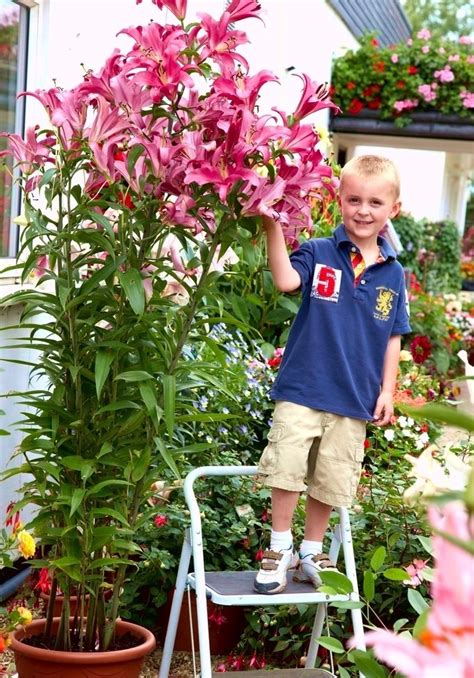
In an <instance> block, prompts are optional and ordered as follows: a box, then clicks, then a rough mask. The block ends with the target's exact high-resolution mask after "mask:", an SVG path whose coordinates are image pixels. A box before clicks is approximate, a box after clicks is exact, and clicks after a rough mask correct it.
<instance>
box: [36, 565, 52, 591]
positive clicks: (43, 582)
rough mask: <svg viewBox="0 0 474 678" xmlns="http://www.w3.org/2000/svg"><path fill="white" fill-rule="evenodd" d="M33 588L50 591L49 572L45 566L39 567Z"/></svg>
mask: <svg viewBox="0 0 474 678" xmlns="http://www.w3.org/2000/svg"><path fill="white" fill-rule="evenodd" d="M35 589H39V590H40V591H41V593H50V591H51V579H50V578H49V572H48V568H47V567H43V568H41V570H40V573H39V579H38V583H37V584H36V585H35Z"/></svg>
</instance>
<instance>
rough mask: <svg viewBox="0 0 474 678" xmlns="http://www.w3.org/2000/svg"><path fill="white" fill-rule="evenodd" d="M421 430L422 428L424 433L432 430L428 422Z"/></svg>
mask: <svg viewBox="0 0 474 678" xmlns="http://www.w3.org/2000/svg"><path fill="white" fill-rule="evenodd" d="M420 430H421V432H422V433H428V431H429V430H430V427H429V426H428V424H422V425H421V427H420Z"/></svg>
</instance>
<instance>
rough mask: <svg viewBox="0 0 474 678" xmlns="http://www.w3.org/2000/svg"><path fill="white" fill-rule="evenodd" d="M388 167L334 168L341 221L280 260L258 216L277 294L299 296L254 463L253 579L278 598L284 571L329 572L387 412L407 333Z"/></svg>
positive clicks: (278, 240) (281, 250) (394, 193)
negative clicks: (260, 511)
mask: <svg viewBox="0 0 474 678" xmlns="http://www.w3.org/2000/svg"><path fill="white" fill-rule="evenodd" d="M399 194H400V180H399V176H398V172H397V169H396V167H395V166H394V165H393V163H392V162H391V161H390V160H388V159H386V158H382V157H379V156H375V155H365V156H359V157H356V158H354V159H352V160H350V161H349V162H348V163H347V164H346V165H345V167H344V168H343V170H342V173H341V182H340V189H339V198H338V200H339V205H340V208H341V212H342V218H343V224H342V225H341V226H339V227H338V228H336V229H335V231H334V233H333V235H332V237H329V238H314V239H311V240H309V241H307V242H305V243H304V244H303V245H302V246H301V247H300V248H299V249H298V250H297V251H296V252H294V253H293V254H292V255H291V256H288V253H287V248H286V245H285V241H284V238H283V233H282V230H281V227H280V225H279V224H278V223H276V222H274V221H273V220H272V219H269V218H267V217H264V219H263V224H264V229H265V231H266V236H267V245H268V259H269V265H270V269H271V271H272V275H273V280H274V283H275V285H276V287H277V288H278V289H279V290H281V291H282V292H295V291H296V290H299V289H301V294H302V303H301V307H300V309H299V311H298V314H297V316H296V318H295V321H294V323H293V326H292V328H291V332H290V335H289V338H288V343H287V346H286V348H285V353H284V356H283V361H282V364H281V366H280V370H279V373H278V376H277V379H276V381H275V384H274V386H273V389H272V391H271V394H270V395H271V396H272V398H273V399H274V400H275V401H276V405H275V411H274V417H273V424H272V427H271V430H270V432H269V434H268V445H267V447H266V448H265V450H264V452H263V454H262V457H261V459H260V464H259V470H260V473H261V478H262V480H263V482H264V483H265V484H266V485H268V486H270V487H272V535H271V543H270V550H269V551H265V553H264V557H263V560H262V562H261V567H260V570H259V572H258V574H257V576H256V579H255V584H254V587H255V590H256V591H258V592H259V593H267V594H272V593H279V592H281V591H283V589H284V588H285V586H286V580H287V571H288V570H289V569H292V568H295V567H296V566H297V565H298V561H299V566H298V570H297V572H296V574H295V576H294V578H295V579H298V580H299V581H311V582H312V583H313V584H314V585H315V586H319V584H320V583H321V580H320V577H319V572H321V571H322V570H324V569H335V566H334V564H333V563H331V562H330V560H329V558H328V556H327V555H325V554H324V553H323V548H322V542H323V538H324V534H325V532H326V529H327V526H328V521H329V515H330V513H331V510H332V507H333V506H350V504H351V502H352V499H353V497H354V495H355V492H356V489H357V485H358V482H359V477H360V471H361V464H362V459H363V456H364V439H365V429H366V422H367V421H372V422H373V423H375V424H378V425H380V426H383V425H386V424H388V423H389V421H390V418H391V416H392V414H393V400H392V398H393V392H394V389H395V382H396V375H397V368H398V361H399V354H400V336H401V335H402V334H405V333H406V332H409V331H410V325H409V322H408V310H407V304H406V292H405V283H404V273H403V269H402V267H401V265H400V264H399V263H398V262H397V261H396V259H395V253H394V251H393V250H392V249H391V247H390V246H389V245H388V243H387V242H386V241H385V240H384V239H383V238H381V237H379V235H378V234H379V232H380V231H381V229H382V228H383V227H384V225H385V222H386V221H387V219H389V218H392V217H395V216H396V215H397V214H398V212H399V209H400V202H399ZM304 490H307V499H306V523H305V534H304V540H303V542H302V544H301V546H300V552H299V558H298V556H297V555H296V553H295V552H294V551H293V539H292V534H291V524H292V519H293V512H294V510H295V508H296V504H297V502H298V498H299V495H300V493H301V492H302V491H304Z"/></svg>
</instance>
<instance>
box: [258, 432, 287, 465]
mask: <svg viewBox="0 0 474 678" xmlns="http://www.w3.org/2000/svg"><path fill="white" fill-rule="evenodd" d="M284 428H285V424H278V423H273V426H272V427H271V429H270V430H269V432H268V436H267V438H268V445H267V446H266V447H265V449H264V450H263V453H262V456H261V457H260V462H259V464H258V470H259V472H260V473H262V474H263V475H266V476H270V475H273V474H274V473H275V469H276V468H277V464H278V441H279V440H280V439H281V437H282V435H283V430H284Z"/></svg>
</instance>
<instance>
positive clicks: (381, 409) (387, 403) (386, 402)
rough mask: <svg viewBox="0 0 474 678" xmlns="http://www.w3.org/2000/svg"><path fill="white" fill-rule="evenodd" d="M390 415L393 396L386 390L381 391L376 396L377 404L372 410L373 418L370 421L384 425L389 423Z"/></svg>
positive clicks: (391, 414) (391, 413)
mask: <svg viewBox="0 0 474 678" xmlns="http://www.w3.org/2000/svg"><path fill="white" fill-rule="evenodd" d="M392 416H393V396H392V394H391V393H388V392H387V391H382V393H381V394H380V395H379V397H378V398H377V404H376V405H375V411H374V420H373V422H372V423H373V424H375V425H376V426H386V425H387V424H389V423H390V419H391V418H392Z"/></svg>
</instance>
